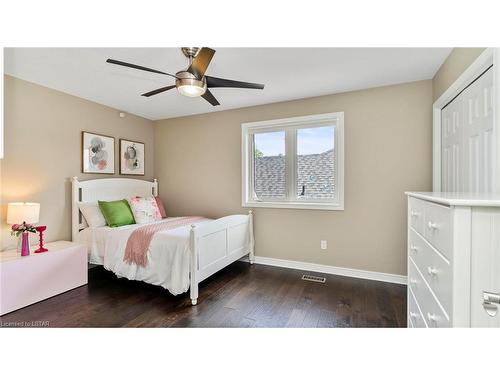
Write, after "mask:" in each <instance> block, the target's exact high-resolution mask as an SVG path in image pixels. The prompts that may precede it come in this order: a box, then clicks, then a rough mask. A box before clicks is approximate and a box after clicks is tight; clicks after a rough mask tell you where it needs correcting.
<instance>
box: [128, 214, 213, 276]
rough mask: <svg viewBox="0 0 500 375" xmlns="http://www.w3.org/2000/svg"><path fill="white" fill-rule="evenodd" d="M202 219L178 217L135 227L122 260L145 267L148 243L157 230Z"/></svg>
mask: <svg viewBox="0 0 500 375" xmlns="http://www.w3.org/2000/svg"><path fill="white" fill-rule="evenodd" d="M203 220H206V218H204V217H201V216H189V217H180V218H178V219H176V220H171V221H167V222H161V223H151V224H149V225H145V226H142V227H139V228H137V229H135V230H134V231H133V232H132V233H131V234H130V237H129V238H128V240H127V247H126V248H125V255H124V257H123V261H124V262H126V263H129V264H130V263H135V264H137V265H138V266H142V267H145V266H146V265H147V264H148V249H149V245H150V244H151V240H152V239H153V236H154V235H155V234H156V233H157V232H161V231H164V230H169V229H175V228H179V227H183V226H185V225H190V224H193V223H196V222H199V221H203Z"/></svg>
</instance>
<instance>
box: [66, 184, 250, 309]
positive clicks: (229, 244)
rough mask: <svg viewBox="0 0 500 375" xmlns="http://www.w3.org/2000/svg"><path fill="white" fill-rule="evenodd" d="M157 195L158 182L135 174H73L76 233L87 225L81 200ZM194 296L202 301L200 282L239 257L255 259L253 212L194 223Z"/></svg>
mask: <svg viewBox="0 0 500 375" xmlns="http://www.w3.org/2000/svg"><path fill="white" fill-rule="evenodd" d="M151 195H153V196H157V195H158V182H157V181H156V179H155V180H153V182H150V181H145V180H136V179H132V178H103V179H97V180H87V181H79V180H78V178H77V177H73V178H72V215H71V218H72V226H71V228H72V237H73V241H75V242H76V241H77V238H78V236H77V235H78V233H79V231H81V230H83V229H85V228H86V226H87V225H86V223H85V221H84V220H83V218H82V215H81V213H80V209H79V208H78V202H96V201H98V200H108V201H109V200H118V199H124V198H128V197H132V196H151ZM190 251H191V265H190V280H191V281H190V297H191V303H192V304H193V305H196V303H197V301H198V284H199V283H200V282H202V281H203V280H205V279H206V278H207V277H209V276H211V275H213V274H214V273H216V272H217V271H220V270H221V269H223V268H224V267H226V266H228V265H229V264H231V263H233V262H235V261H237V260H238V259H240V258H242V257H244V256H245V255H248V256H249V259H250V263H251V264H253V262H254V259H255V257H254V237H253V215H252V211H249V213H248V215H230V216H225V217H222V218H220V219H217V220H214V221H210V222H207V223H202V224H198V225H191V232H190Z"/></svg>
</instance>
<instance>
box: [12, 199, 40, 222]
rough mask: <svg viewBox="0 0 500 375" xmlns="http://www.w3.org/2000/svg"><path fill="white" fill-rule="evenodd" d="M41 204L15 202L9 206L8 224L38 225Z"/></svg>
mask: <svg viewBox="0 0 500 375" xmlns="http://www.w3.org/2000/svg"><path fill="white" fill-rule="evenodd" d="M39 215H40V203H31V202H13V203H9V204H8V206H7V224H22V223H23V222H26V223H27V224H35V223H38V217H39Z"/></svg>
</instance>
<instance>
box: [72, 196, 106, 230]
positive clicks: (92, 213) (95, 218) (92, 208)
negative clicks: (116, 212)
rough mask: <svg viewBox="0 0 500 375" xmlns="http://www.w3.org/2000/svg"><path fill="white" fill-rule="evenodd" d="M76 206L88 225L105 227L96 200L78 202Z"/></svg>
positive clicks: (104, 221)
mask: <svg viewBox="0 0 500 375" xmlns="http://www.w3.org/2000/svg"><path fill="white" fill-rule="evenodd" d="M78 207H79V208H80V211H81V212H82V215H83V217H84V218H85V220H86V221H87V224H88V225H89V227H93V228H97V227H105V226H106V220H105V219H104V216H103V214H102V212H101V209H100V208H99V205H98V204H97V202H79V203H78Z"/></svg>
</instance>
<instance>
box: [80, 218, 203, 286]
mask: <svg viewBox="0 0 500 375" xmlns="http://www.w3.org/2000/svg"><path fill="white" fill-rule="evenodd" d="M176 219H177V218H168V219H164V221H171V220H176ZM208 220H209V219H207V221H208ZM198 224H199V223H198ZM143 225H147V224H134V225H126V226H123V227H118V228H110V227H102V228H86V229H84V230H83V231H81V232H80V233H79V237H78V242H81V243H85V244H86V245H87V246H88V247H89V261H90V262H91V263H93V264H102V265H104V268H106V269H107V270H109V271H112V272H114V273H115V274H116V275H117V276H119V277H126V278H127V279H129V280H139V281H144V282H147V283H149V284H153V285H160V286H162V287H163V288H165V289H167V290H168V291H169V292H170V293H172V294H173V295H177V294H180V293H184V292H186V291H187V290H188V289H189V262H190V251H189V231H190V229H191V226H190V225H186V226H182V227H178V228H175V229H171V230H166V231H161V232H158V233H156V234H155V235H154V237H153V239H152V240H151V244H150V246H149V249H148V265H147V266H146V267H140V266H137V265H136V264H127V263H125V262H124V261H123V256H124V253H125V247H126V245H127V240H128V237H129V236H130V234H131V233H132V232H133V231H134V230H135V229H136V228H138V227H141V226H143Z"/></svg>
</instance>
